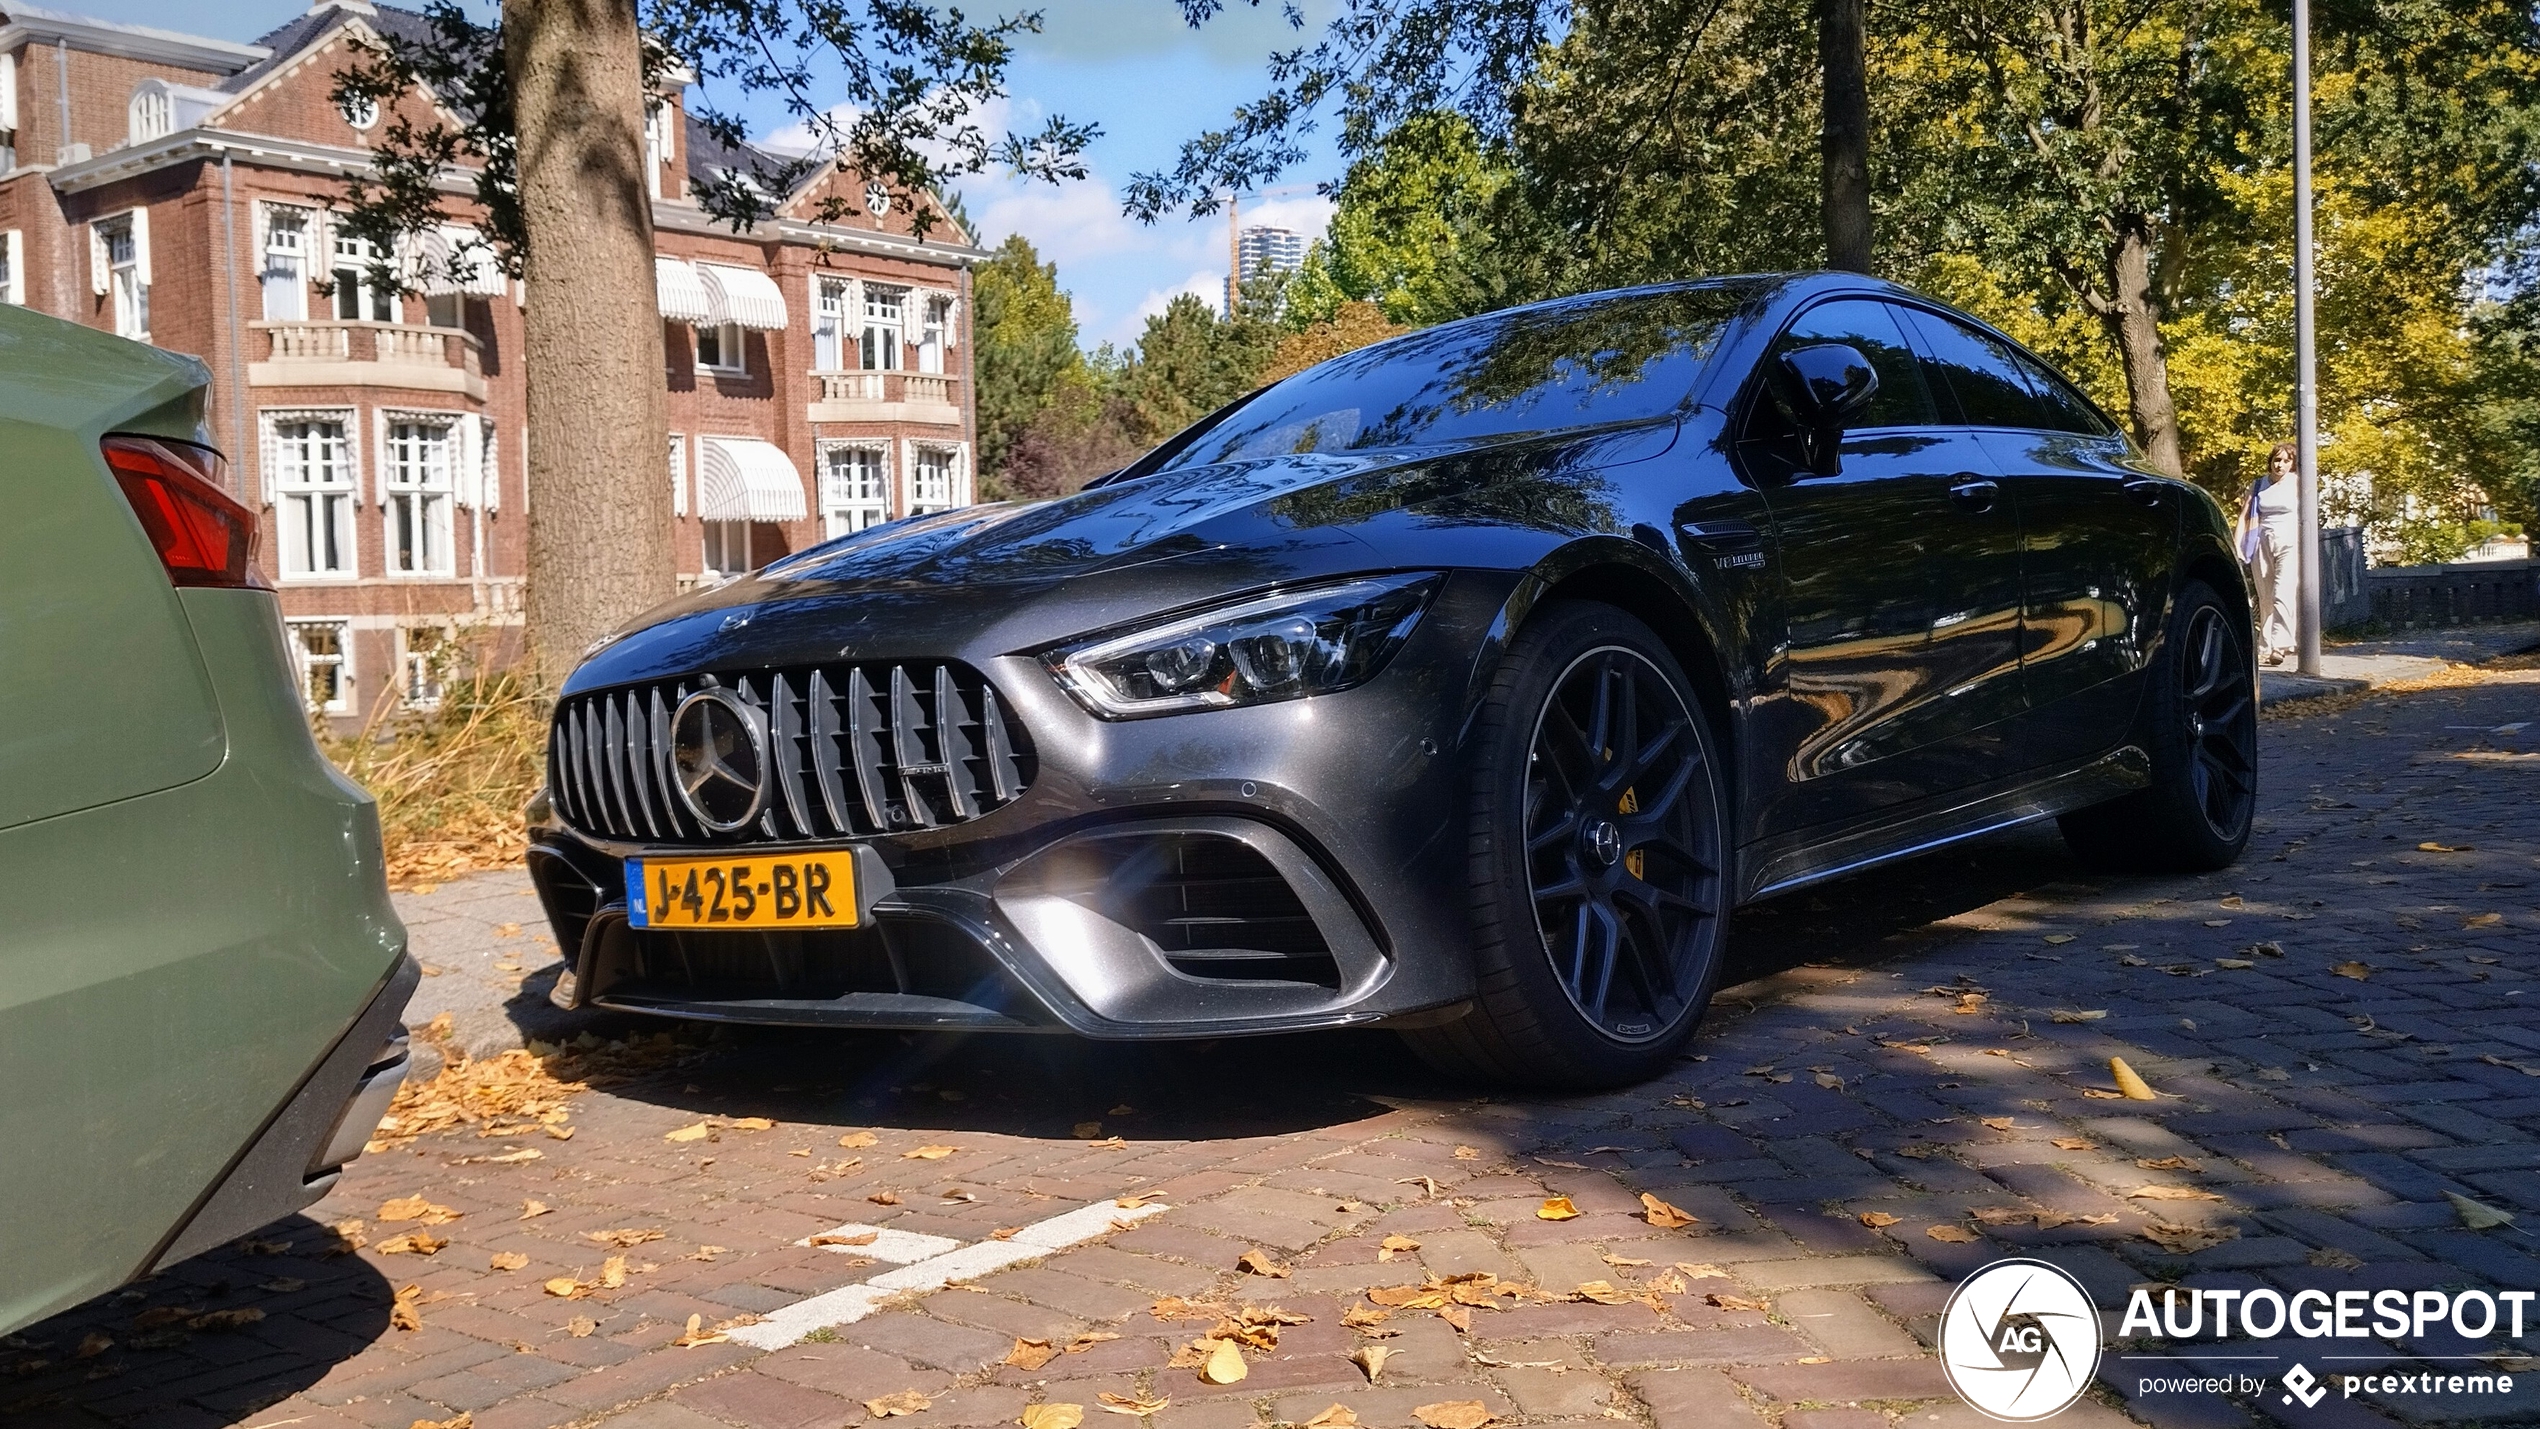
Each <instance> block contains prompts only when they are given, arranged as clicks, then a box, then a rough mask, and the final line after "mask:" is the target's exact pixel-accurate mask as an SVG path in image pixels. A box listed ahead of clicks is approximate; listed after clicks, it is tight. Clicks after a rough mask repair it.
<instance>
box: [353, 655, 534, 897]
mask: <svg viewBox="0 0 2540 1429" xmlns="http://www.w3.org/2000/svg"><path fill="white" fill-rule="evenodd" d="M549 708H550V705H549V701H548V699H547V697H546V696H545V694H544V693H543V692H541V691H539V690H537V689H535V688H534V687H532V686H530V685H528V684H527V683H525V682H524V681H522V680H520V679H519V678H517V677H515V676H512V675H508V674H492V675H469V676H465V677H456V678H452V679H450V680H448V681H447V682H446V683H445V684H444V686H443V692H442V696H441V703H440V704H439V705H438V706H437V707H435V708H433V709H431V710H428V711H409V712H406V713H404V714H400V715H398V716H397V717H396V718H395V719H394V720H393V721H390V722H388V723H387V724H386V725H385V727H382V724H381V722H380V721H379V720H378V719H376V718H374V719H373V721H372V723H371V724H370V725H369V726H366V727H365V728H364V729H362V731H361V732H360V733H358V734H354V735H350V736H346V737H330V736H328V735H325V734H323V733H322V734H320V736H319V739H318V742H319V744H320V745H322V746H323V747H324V748H325V750H326V753H327V757H328V758H330V759H333V760H334V761H335V764H336V767H337V768H340V769H342V770H343V771H344V773H345V774H346V775H347V776H349V777H350V778H351V779H352V780H353V782H354V783H357V784H359V785H361V786H362V787H363V788H365V789H368V790H369V791H370V792H371V796H372V797H373V798H375V799H377V800H378V801H379V831H380V837H381V840H382V842H383V843H384V844H385V845H386V847H387V855H388V883H389V886H390V887H392V888H400V889H407V888H425V889H428V888H430V887H431V886H433V885H436V884H437V883H438V882H439V881H440V880H442V879H445V878H451V877H455V876H457V875H458V874H462V873H471V872H474V871H476V870H478V869H484V868H504V867H508V866H510V865H512V864H515V863H518V862H519V861H520V855H521V851H522V850H523V849H524V848H525V847H526V846H527V839H526V836H525V835H524V833H523V829H522V810H523V809H524V807H525V806H526V805H527V804H528V802H529V796H530V795H531V794H532V793H535V792H536V791H537V788H538V784H539V781H540V780H541V779H542V778H544V776H545V771H546V750H547V712H548V709H549Z"/></svg>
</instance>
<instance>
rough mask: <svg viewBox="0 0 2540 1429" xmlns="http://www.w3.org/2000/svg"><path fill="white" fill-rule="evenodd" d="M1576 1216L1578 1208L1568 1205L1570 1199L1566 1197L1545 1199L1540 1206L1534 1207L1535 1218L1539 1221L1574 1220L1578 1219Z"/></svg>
mask: <svg viewBox="0 0 2540 1429" xmlns="http://www.w3.org/2000/svg"><path fill="white" fill-rule="evenodd" d="M1578 1214H1579V1208H1578V1207H1577V1206H1575V1205H1572V1204H1571V1203H1570V1198H1569V1197H1567V1196H1551V1197H1547V1198H1546V1199H1545V1201H1544V1203H1543V1204H1542V1205H1540V1206H1537V1207H1535V1216H1536V1218H1537V1219H1539V1220H1547V1221H1567V1220H1575V1219H1577V1218H1578Z"/></svg>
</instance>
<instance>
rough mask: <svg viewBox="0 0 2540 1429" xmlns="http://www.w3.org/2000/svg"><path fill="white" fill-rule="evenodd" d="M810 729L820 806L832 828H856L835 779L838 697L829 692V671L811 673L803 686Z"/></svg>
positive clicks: (838, 783) (843, 789)
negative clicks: (808, 682)
mask: <svg viewBox="0 0 2540 1429" xmlns="http://www.w3.org/2000/svg"><path fill="white" fill-rule="evenodd" d="M805 688H806V698H807V700H808V702H809V706H810V707H809V709H808V710H807V711H806V713H807V715H808V719H807V720H806V723H808V724H809V725H810V727H811V772H812V778H814V779H815V780H817V781H819V784H820V803H821V807H822V808H824V809H826V810H827V811H828V814H829V825H830V827H831V828H834V829H837V830H839V831H841V832H846V831H850V830H854V829H855V821H854V820H853V819H851V818H849V817H848V816H847V791H846V787H845V786H844V785H843V784H841V783H840V782H839V779H838V697H837V696H836V695H834V694H831V693H830V691H829V672H828V671H826V670H814V671H812V672H811V683H810V684H809V685H808V686H806V687H805Z"/></svg>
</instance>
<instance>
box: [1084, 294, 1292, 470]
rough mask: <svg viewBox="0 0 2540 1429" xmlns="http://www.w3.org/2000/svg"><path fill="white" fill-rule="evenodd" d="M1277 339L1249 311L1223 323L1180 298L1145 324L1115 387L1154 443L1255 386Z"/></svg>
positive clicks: (1275, 329) (1265, 321) (1241, 309)
mask: <svg viewBox="0 0 2540 1429" xmlns="http://www.w3.org/2000/svg"><path fill="white" fill-rule="evenodd" d="M1282 335H1283V331H1282V329H1281V328H1280V327H1279V325H1278V324H1277V323H1276V322H1275V321H1272V320H1271V319H1270V318H1269V317H1268V316H1267V315H1265V314H1263V313H1262V312H1260V311H1258V307H1257V305H1256V304H1249V303H1247V304H1238V306H1237V309H1236V312H1235V315H1234V316H1233V317H1231V318H1225V317H1220V316H1218V314H1217V312H1216V310H1215V309H1213V308H1211V307H1209V306H1208V304H1206V303H1203V302H1201V301H1200V300H1199V299H1198V298H1195V297H1193V296H1191V295H1190V294H1188V293H1180V294H1176V295H1175V296H1174V298H1173V300H1172V301H1171V302H1169V303H1167V304H1165V307H1164V311H1162V312H1160V313H1157V314H1156V315H1155V316H1153V317H1151V318H1148V319H1147V326H1146V331H1145V332H1144V333H1142V334H1140V336H1139V338H1138V354H1137V358H1136V360H1135V361H1133V362H1131V363H1130V364H1129V366H1128V368H1127V370H1125V371H1124V372H1122V373H1121V375H1120V377H1119V380H1118V391H1119V394H1120V396H1121V397H1122V399H1123V400H1124V401H1126V402H1127V403H1128V407H1129V410H1130V412H1131V413H1133V414H1134V416H1135V419H1136V423H1137V432H1138V434H1139V435H1140V436H1141V437H1143V438H1144V439H1146V440H1148V441H1150V442H1152V441H1160V440H1162V439H1163V438H1165V437H1168V436H1171V435H1172V434H1173V433H1175V432H1178V431H1180V430H1181V429H1182V428H1184V427H1187V426H1189V425H1190V424H1191V423H1193V422H1196V421H1198V420H1199V419H1200V418H1202V417H1204V416H1207V415H1208V414H1209V413H1210V412H1213V411H1215V410H1217V409H1218V408H1219V407H1222V406H1224V405H1226V404H1227V403H1228V402H1231V401H1233V400H1235V399H1236V398H1237V397H1240V396H1242V395H1244V394H1245V393H1246V392H1249V391H1251V390H1252V389H1253V388H1255V387H1258V386H1260V385H1261V374H1262V372H1263V370H1264V369H1266V368H1267V367H1268V366H1269V365H1270V359H1271V357H1272V355H1273V354H1274V353H1275V352H1276V351H1277V349H1278V343H1279V338H1280V337H1281V336H1282Z"/></svg>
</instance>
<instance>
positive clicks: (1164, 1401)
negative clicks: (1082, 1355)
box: [1099, 1389, 1173, 1416]
mask: <svg viewBox="0 0 2540 1429" xmlns="http://www.w3.org/2000/svg"><path fill="white" fill-rule="evenodd" d="M1099 1397H1100V1398H1101V1400H1102V1407H1103V1412H1104V1413H1106V1414H1136V1415H1141V1416H1143V1415H1148V1414H1153V1413H1155V1412H1156V1411H1157V1410H1159V1409H1163V1408H1166V1407H1167V1406H1169V1405H1171V1404H1172V1403H1173V1401H1172V1400H1171V1399H1170V1398H1169V1397H1167V1396H1165V1395H1161V1394H1159V1395H1156V1396H1155V1397H1154V1398H1152V1399H1141V1398H1137V1397H1135V1396H1132V1395H1126V1394H1114V1393H1112V1392H1111V1391H1110V1390H1107V1389H1106V1390H1104V1391H1103V1392H1102V1394H1101V1395H1100V1396H1099Z"/></svg>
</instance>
